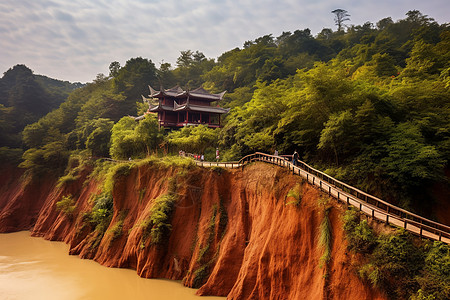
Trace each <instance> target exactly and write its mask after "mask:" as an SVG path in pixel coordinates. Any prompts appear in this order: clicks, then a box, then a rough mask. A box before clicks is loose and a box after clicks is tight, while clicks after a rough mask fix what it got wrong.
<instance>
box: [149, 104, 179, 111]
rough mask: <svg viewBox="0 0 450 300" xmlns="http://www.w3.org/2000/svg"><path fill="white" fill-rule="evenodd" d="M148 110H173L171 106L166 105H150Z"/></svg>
mask: <svg viewBox="0 0 450 300" xmlns="http://www.w3.org/2000/svg"><path fill="white" fill-rule="evenodd" d="M148 110H149V111H151V112H158V111H173V107H172V106H168V105H154V106H151V107H150V108H149V109H148Z"/></svg>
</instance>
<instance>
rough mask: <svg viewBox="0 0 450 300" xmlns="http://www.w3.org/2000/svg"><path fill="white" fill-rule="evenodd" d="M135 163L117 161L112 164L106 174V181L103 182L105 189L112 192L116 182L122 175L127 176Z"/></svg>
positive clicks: (106, 191)
mask: <svg viewBox="0 0 450 300" xmlns="http://www.w3.org/2000/svg"><path fill="white" fill-rule="evenodd" d="M135 166H136V165H135V164H134V163H129V162H126V163H117V164H115V165H112V166H111V165H110V167H109V168H108V169H107V171H106V174H105V181H104V183H103V191H104V192H105V193H109V194H112V192H113V188H114V183H115V182H116V180H117V179H118V178H119V177H121V176H127V175H128V174H130V171H131V170H132V169H133V168H134V167H135Z"/></svg>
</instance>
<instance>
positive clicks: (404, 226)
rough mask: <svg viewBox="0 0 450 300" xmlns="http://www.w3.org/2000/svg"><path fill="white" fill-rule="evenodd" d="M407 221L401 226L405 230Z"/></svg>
mask: <svg viewBox="0 0 450 300" xmlns="http://www.w3.org/2000/svg"><path fill="white" fill-rule="evenodd" d="M406 225H407V221H406V220H405V224H404V225H403V228H405V229H406Z"/></svg>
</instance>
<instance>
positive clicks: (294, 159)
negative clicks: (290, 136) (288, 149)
mask: <svg viewBox="0 0 450 300" xmlns="http://www.w3.org/2000/svg"><path fill="white" fill-rule="evenodd" d="M297 162H298V153H297V150H295V151H294V154H292V164H293V165H294V166H296V165H297Z"/></svg>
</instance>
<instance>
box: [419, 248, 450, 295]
mask: <svg viewBox="0 0 450 300" xmlns="http://www.w3.org/2000/svg"><path fill="white" fill-rule="evenodd" d="M424 248H425V266H424V268H423V272H422V273H421V274H420V275H419V276H417V277H416V279H417V281H418V283H419V285H420V289H419V291H417V293H416V294H415V297H416V299H438V300H441V299H450V246H449V245H447V244H444V243H442V242H434V243H431V242H430V243H429V244H427V245H426V246H425V247H424ZM421 297H422V298H421Z"/></svg>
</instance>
